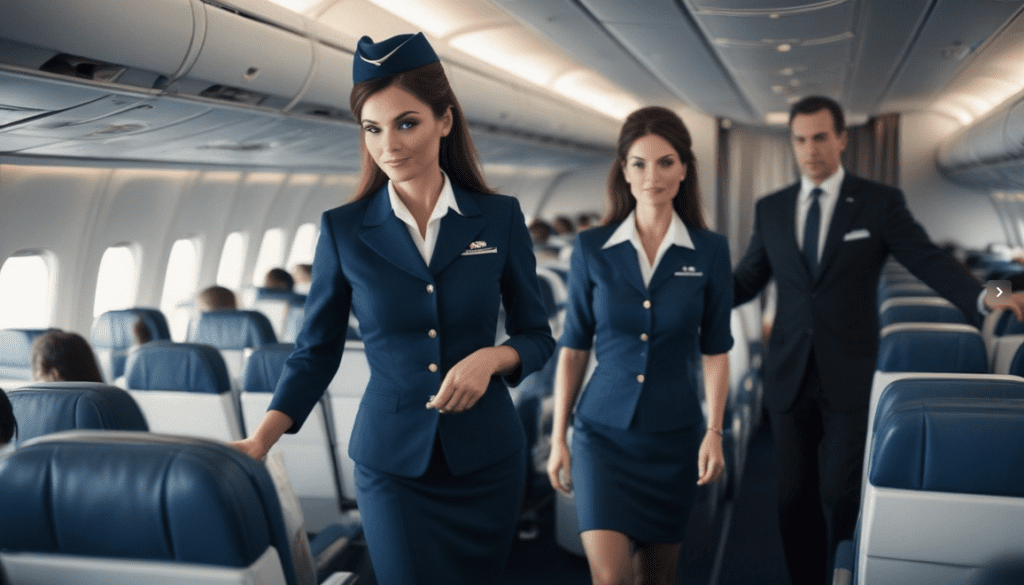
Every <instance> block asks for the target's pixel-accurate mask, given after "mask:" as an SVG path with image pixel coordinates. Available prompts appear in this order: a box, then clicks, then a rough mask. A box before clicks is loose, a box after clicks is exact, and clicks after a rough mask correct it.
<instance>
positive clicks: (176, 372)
mask: <svg viewBox="0 0 1024 585" xmlns="http://www.w3.org/2000/svg"><path fill="white" fill-rule="evenodd" d="M125 384H126V386H127V387H128V391H129V392H130V393H131V395H132V398H134V399H135V401H136V402H137V403H138V404H139V407H141V408H142V412H143V413H144V414H145V415H146V420H147V421H148V422H149V427H150V429H151V430H152V431H154V432H158V433H171V434H179V435H180V434H184V435H195V436H201V437H207V438H213V439H218V440H221V441H234V440H238V439H241V438H242V437H243V433H244V429H243V428H242V425H241V416H240V412H239V405H238V400H237V395H236V394H234V393H233V392H232V386H231V380H230V379H229V377H228V370H227V367H226V366H225V365H224V358H222V357H221V355H220V352H219V351H217V349H216V348H214V347H212V346H209V345H204V344H201V343H175V342H173V341H152V342H150V343H147V344H145V345H142V346H140V347H138V348H136V349H135V351H133V352H132V353H131V355H130V356H128V364H127V366H126V367H125Z"/></svg>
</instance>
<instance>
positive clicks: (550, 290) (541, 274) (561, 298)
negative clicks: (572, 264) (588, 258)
mask: <svg viewBox="0 0 1024 585" xmlns="http://www.w3.org/2000/svg"><path fill="white" fill-rule="evenodd" d="M537 281H538V282H539V283H540V292H541V297H542V298H543V299H544V308H545V309H546V310H547V313H548V324H549V325H550V326H551V334H552V335H553V336H554V337H555V339H558V337H559V336H560V335H561V334H562V325H563V322H564V321H565V303H566V301H568V299H569V289H568V288H567V287H566V286H565V281H564V280H562V277H561V276H559V275H558V273H556V272H555V271H553V270H551V269H549V268H545V267H543V266H538V267H537Z"/></svg>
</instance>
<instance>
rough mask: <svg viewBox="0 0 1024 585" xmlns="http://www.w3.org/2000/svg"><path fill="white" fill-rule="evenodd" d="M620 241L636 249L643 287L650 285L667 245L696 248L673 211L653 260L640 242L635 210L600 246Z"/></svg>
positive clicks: (613, 244)
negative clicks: (650, 259)
mask: <svg viewBox="0 0 1024 585" xmlns="http://www.w3.org/2000/svg"><path fill="white" fill-rule="evenodd" d="M622 242H629V243H631V244H633V248H635V249H636V258H637V262H639V264H640V276H642V277H643V280H644V288H647V287H649V286H650V285H651V277H652V276H654V270H655V269H656V268H658V263H660V262H661V259H662V258H663V257H664V256H665V252H667V251H668V247H669V246H671V245H673V244H674V245H676V246H681V247H683V248H689V249H691V250H695V249H696V248H694V247H693V240H692V239H690V232H689V230H687V229H686V224H684V223H683V220H681V219H679V216H678V215H676V213H675V212H673V213H672V221H671V222H670V223H669V224H668V230H666V231H665V236H664V237H663V238H662V239H661V244H660V245H659V246H658V252H657V254H655V255H654V262H650V261H649V260H647V253H646V252H644V245H643V243H641V242H640V234H639V232H637V230H636V211H630V212H629V215H628V216H626V219H624V220H622V223H620V224H619V227H617V228H615V231H614V232H612V235H611V237H609V238H608V241H606V242H605V243H604V246H601V249H602V250H604V249H605V248H611V247H612V246H615V245H617V244H621V243H622Z"/></svg>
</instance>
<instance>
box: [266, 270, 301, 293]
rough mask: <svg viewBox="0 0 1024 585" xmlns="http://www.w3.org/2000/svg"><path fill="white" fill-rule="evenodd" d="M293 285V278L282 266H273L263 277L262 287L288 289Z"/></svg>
mask: <svg viewBox="0 0 1024 585" xmlns="http://www.w3.org/2000/svg"><path fill="white" fill-rule="evenodd" d="M294 287H295V279H294V278H292V275H291V274H288V271H287V270H285V269H283V268H273V269H271V270H270V271H269V272H267V276H266V277H265V278H264V279H263V288H272V289H276V290H287V291H290V290H292V289H293V288H294Z"/></svg>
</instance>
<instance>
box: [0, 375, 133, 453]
mask: <svg viewBox="0 0 1024 585" xmlns="http://www.w3.org/2000/svg"><path fill="white" fill-rule="evenodd" d="M9 397H10V399H11V406H12V407H14V417H15V418H16V419H17V420H18V439H19V441H22V442H24V441H26V440H28V439H32V438H35V437H40V436H42V435H48V434H50V433H56V432H58V431H67V430H71V429H109V430H121V431H148V430H149V426H148V425H147V424H146V418H145V417H144V416H143V415H142V411H141V410H139V406H138V405H137V404H136V403H135V400H133V399H132V397H131V395H130V394H128V393H127V392H125V391H124V390H122V389H120V388H117V387H115V386H107V385H106V384H97V383H95V382H44V383H39V384H32V385H30V386H25V387H23V388H19V389H17V390H14V391H12V392H10V394H9Z"/></svg>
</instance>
